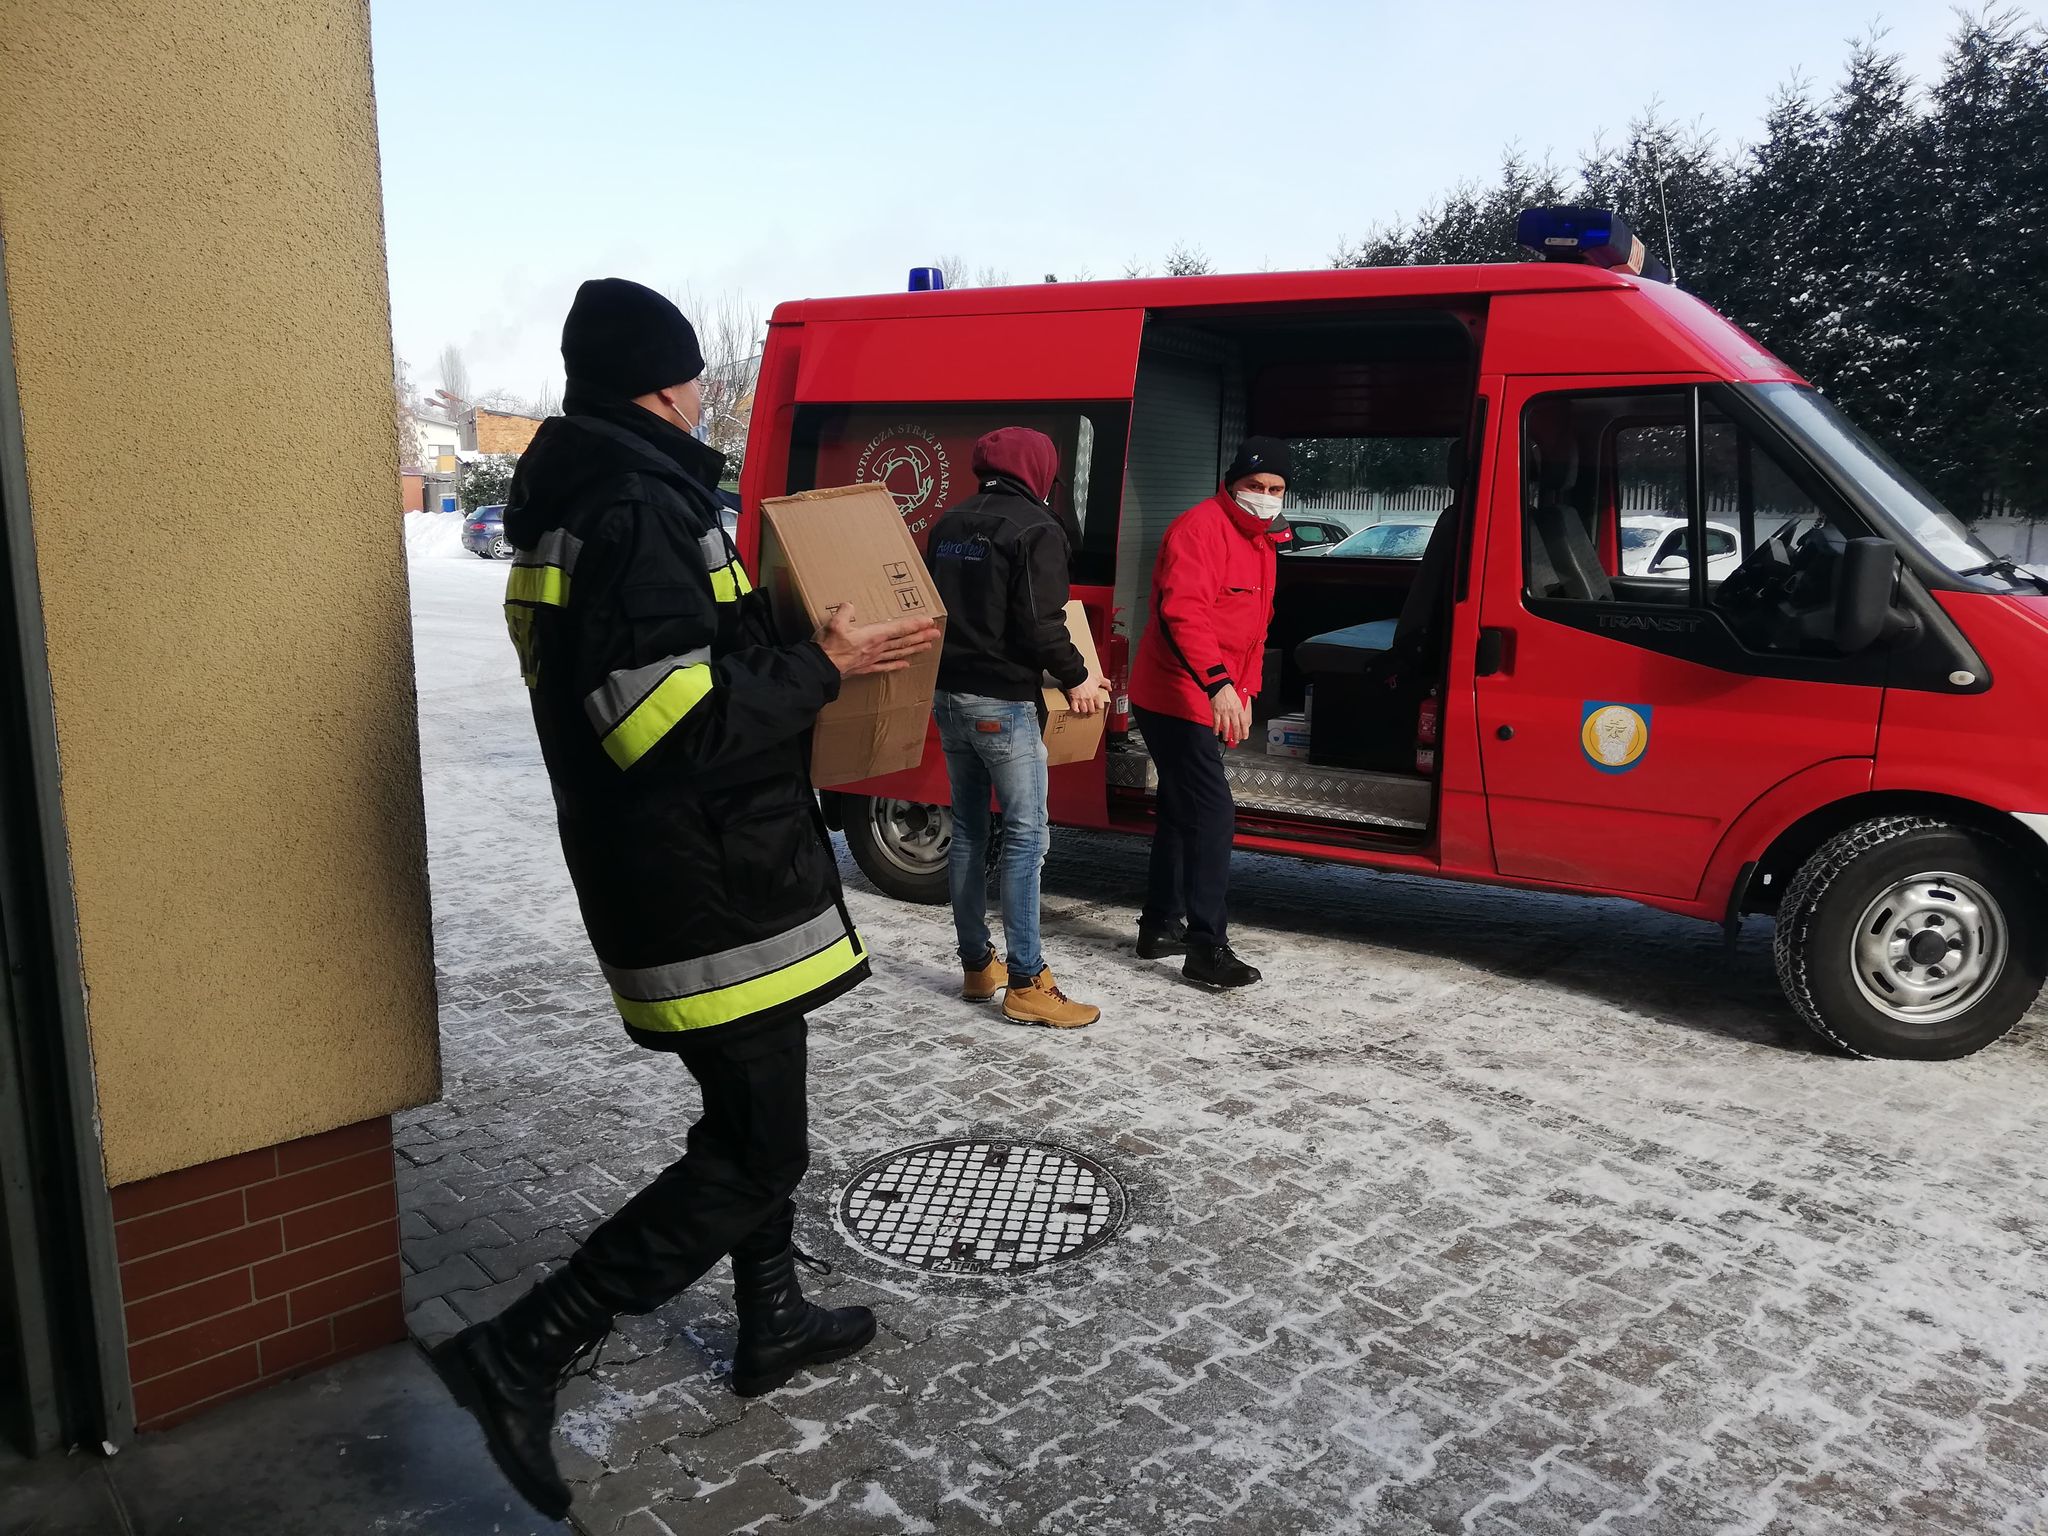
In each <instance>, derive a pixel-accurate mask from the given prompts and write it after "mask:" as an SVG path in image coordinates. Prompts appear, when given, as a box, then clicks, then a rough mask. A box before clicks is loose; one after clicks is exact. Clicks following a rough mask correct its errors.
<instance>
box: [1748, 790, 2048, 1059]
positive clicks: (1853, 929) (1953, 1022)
mask: <svg viewBox="0 0 2048 1536" xmlns="http://www.w3.org/2000/svg"><path fill="white" fill-rule="evenodd" d="M1773 947H1774V949H1775V951H1776V955H1777V962H1778V981H1779V983H1780V985H1782V986H1783V987H1784V989H1785V995H1786V997H1787V998H1789V999H1790V1000H1791V1003H1792V1006H1793V1008H1794V1009H1795V1010H1796V1011H1797V1012H1798V1014H1799V1016H1800V1017H1801V1018H1802V1019H1804V1020H1805V1021H1806V1022H1807V1023H1808V1024H1809V1025H1810V1026H1812V1028H1814V1029H1815V1030H1817V1031H1819V1032H1820V1033H1821V1034H1823V1035H1825V1036H1827V1038H1828V1039H1830V1040H1832V1041H1834V1042H1835V1044H1837V1045H1839V1046H1841V1047H1842V1048H1843V1049H1844V1050H1846V1051H1848V1052H1850V1053H1851V1054H1853V1055H1857V1056H1883V1057H1889V1058H1893V1059H1897V1060H1909V1061H1948V1060H1952V1059H1953V1058H1955V1057H1958V1056H1968V1055H1969V1054H1970V1053H1971V1052H1973V1051H1980V1050H1982V1049H1983V1048H1984V1047H1985V1046H1987V1045H1989V1044H1991V1042H1992V1041H1994V1040H1997V1039H1999V1038H2000V1037H2002V1036H2003V1035H2005V1034H2006V1033H2007V1032H2008V1031H2009V1030H2011V1029H2012V1027H2013V1026H2014V1025H2015V1024H2017V1023H2018V1022H2019V1021H2020V1019H2021V1018H2022V1017H2023V1016H2024V1015H2025V1014H2026V1011H2027V1010H2028V1009H2029V1008H2030V1007H2032V1006H2033V1003H2034V999H2035V998H2037V997H2038V996H2040V993H2041V986H2042V981H2043V979H2044V975H2048V893H2044V891H2043V888H2042V883H2041V880H2040V878H2039V877H2038V875H2037V874H2036V873H2035V871H2034V870H2033V868H2032V867H2031V866H2029V865H2028V863H2027V862H2026V861H2025V860H2024V859H2023V858H2021V856H2020V855H2019V853H2018V852H2017V851H2016V850H2014V849H2012V848H2010V847H2008V846H2006V845H2005V844H2004V843H2001V842H1999V841H1998V840H1996V839H1995V838H1991V837H1986V836H1984V835H1982V834H1980V833H1977V832H1972V831H1969V830H1967V829H1965V828H1963V827H1959V826H1956V825H1954V824H1953V823H1950V822H1944V821H1936V820H1934V819H1933V818H1931V817H1926V816H1884V817H1879V818H1876V819H1873V820H1870V821H1865V822H1859V823H1858V824H1857V825H1855V826H1853V827H1850V828H1849V829H1848V830H1847V831H1845V832H1842V833H1839V834H1837V835H1836V836H1835V837H1833V838H1831V839H1829V840H1828V841H1827V842H1826V843H1824V844H1822V845H1821V847H1820V849H1819V851H1818V852H1816V853H1815V854H1814V855H1813V857H1812V858H1810V859H1808V860H1807V861H1806V863H1805V864H1804V865H1803V866H1801V868H1800V870H1799V872H1798V873H1797V874H1796V875H1794V876H1793V877H1792V882H1791V884H1790V885H1789V886H1787V887H1786V890H1785V896H1784V900H1783V902H1782V904H1781V905H1780V907H1779V909H1778V929H1777V933H1776V935H1775V937H1774V940H1773Z"/></svg>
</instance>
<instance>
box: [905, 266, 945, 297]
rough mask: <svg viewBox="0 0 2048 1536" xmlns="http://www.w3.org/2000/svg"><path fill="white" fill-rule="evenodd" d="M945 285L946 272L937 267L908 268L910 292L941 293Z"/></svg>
mask: <svg viewBox="0 0 2048 1536" xmlns="http://www.w3.org/2000/svg"><path fill="white" fill-rule="evenodd" d="M945 287H946V274H945V273H944V272H941V271H940V270H939V269H938V268H937V267H912V268H911V269H910V291H911V292H912V293H942V292H944V291H945Z"/></svg>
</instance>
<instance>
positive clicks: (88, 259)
mask: <svg viewBox="0 0 2048 1536" xmlns="http://www.w3.org/2000/svg"><path fill="white" fill-rule="evenodd" d="M0 239H4V242H5V244H4V253H5V262H6V287H7V302H8V308H9V311H10V315H11V319H12V324H13V329H14V339H15V358H14V365H15V370H16V376H17V379H18V382H19V387H20V391H21V397H22V417H23V435H24V439H25V447H26V451H27V460H28V479H29V502H30V514H31V518H32V521H33V525H34V536H35V541H36V551H37V563H38V567H39V576H40V580H41V586H42V600H43V609H44V617H45V621H46V626H47V631H48V640H49V653H50V674H51V683H52V688H53V691H54V694H55V698H56V706H57V734H58V750H59V755H60V758H61V764H62V785H63V810H64V816H65V821H66V826H67V831H68V835H69V838H70V845H71V847H70V852H71V864H72V873H73V878H74V882H75V886H76V891H77V899H78V913H79V929H80V934H79V937H80V944H81V949H82V952H83V956H84V967H85V983H86V988H87V995H88V1010H89V1020H90V1025H91V1032H92V1044H93V1056H94V1062H95V1068H96V1072H97V1077H98V1089H99V1097H100V1106H101V1115H102V1122H103V1136H104V1140H105V1147H106V1160H107V1169H108V1177H109V1180H110V1182H113V1183H116V1184H119V1183H125V1182H127V1181H129V1180H133V1179H138V1178H143V1177H146V1176H148V1175H151V1174H156V1173H161V1172H164V1171H167V1170H169V1169H173V1168H180V1167H187V1166H190V1165H192V1164H194V1163H199V1162H205V1161H208V1160H210V1159H213V1158H217V1157H222V1156H225V1155H228V1154H230V1153H235V1152H240V1151H246V1150H248V1149H250V1148H253V1147H260V1146H266V1145H269V1144H272V1143H275V1142H279V1141H283V1140H286V1139H289V1138H291V1137H295V1136H303V1135H307V1134H309V1133H312V1132H316V1131H321V1130H325V1129H329V1128H331V1127H334V1126H337V1125H343V1124H347V1123H350V1122H352V1121H355V1120H360V1119H365V1118H367V1117H369V1116H372V1115H375V1114H379V1113H382V1112H384V1111H388V1110H391V1109H395V1108H399V1107H401V1106H404V1105H409V1104H414V1103H419V1102H422V1101H424V1100H425V1099H427V1098H430V1097H431V1096H432V1095H433V1094H434V1093H435V1092H437V1091H438V1082H439V1064H438V1055H437V1042H436V1031H435V1023H434V1001H433V977H432V956H431V950H430V943H431V941H430V936H429V928H428V909H427V895H426V861H425V848H424V839H423V830H422V814H421V803H420V782H419V763H418V742H417V736H416V733H415V727H414V705H413V686H412V675H413V674H412V649H411V636H410V631H409V620H408V614H407V604H406V577H405V566H404V560H403V551H402V548H401V533H400V530H399V527H398V519H397V518H396V517H394V516H393V515H392V501H393V495H394V492H395V490H396V488H397V483H398V482H397V446H396V440H395V434H394V431H393V425H392V396H391V341H390V318H389V304H388V299H387V294H386V289H385V273H384V244H383V225H382V213H381V206H380V200H379V188H378V174H377V137H376V120H375V113H374V110H373V102H372V96H371V83H370V58H369V17H368V12H367V8H366V6H365V4H364V3H363V0H291V3H289V4H280V3H277V0H129V3H113V0H81V3H70V4H58V3H53V0H0Z"/></svg>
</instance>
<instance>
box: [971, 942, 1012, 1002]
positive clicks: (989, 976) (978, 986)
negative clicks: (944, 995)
mask: <svg viewBox="0 0 2048 1536" xmlns="http://www.w3.org/2000/svg"><path fill="white" fill-rule="evenodd" d="M1009 979H1010V968H1009V967H1008V966H1007V965H1004V964H1003V957H1002V956H1001V955H999V954H997V953H996V952H995V947H994V946H993V945H991V946H990V947H989V952H988V959H986V960H984V961H983V962H982V963H981V968H980V969H979V970H970V971H968V972H967V979H966V980H965V981H964V982H962V983H961V984H960V995H961V996H962V997H964V998H965V999H966V1000H967V1001H968V1002H970V1003H992V1002H994V1001H995V996H996V994H997V993H998V992H1000V991H1002V990H1003V983H1004V982H1006V981H1008V980H1009Z"/></svg>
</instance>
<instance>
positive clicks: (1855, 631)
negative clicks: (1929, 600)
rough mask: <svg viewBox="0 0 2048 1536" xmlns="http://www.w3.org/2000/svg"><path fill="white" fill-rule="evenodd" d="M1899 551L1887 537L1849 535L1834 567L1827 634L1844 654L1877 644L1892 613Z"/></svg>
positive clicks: (1863, 649) (1866, 648)
mask: <svg viewBox="0 0 2048 1536" xmlns="http://www.w3.org/2000/svg"><path fill="white" fill-rule="evenodd" d="M1898 571H1899V552H1898V551H1897V550H1896V549H1894V548H1892V545H1891V541H1890V540H1889V539H1850V540H1848V541H1847V542H1846V543H1845V544H1844V545H1843V546H1842V561H1841V565H1840V566H1839V567H1838V568H1837V569H1836V571H1835V613H1834V632H1833V633H1832V634H1831V635H1830V636H1829V637H1828V638H1829V639H1830V640H1831V641H1832V642H1833V643H1834V646H1835V649H1836V650H1838V651H1840V652H1841V653H1842V654H1843V655H1844V656H1853V655H1855V654H1856V653H1857V652H1859V651H1867V650H1869V649H1870V648H1871V647H1872V646H1873V645H1875V644H1877V642H1878V639H1879V638H1880V637H1881V636H1882V635H1883V634H1884V632H1885V627H1886V622H1887V620H1889V619H1890V617H1891V611H1892V589H1893V588H1894V587H1895V586H1896V585H1897V582H1898Z"/></svg>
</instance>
